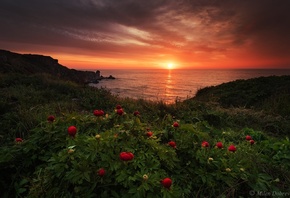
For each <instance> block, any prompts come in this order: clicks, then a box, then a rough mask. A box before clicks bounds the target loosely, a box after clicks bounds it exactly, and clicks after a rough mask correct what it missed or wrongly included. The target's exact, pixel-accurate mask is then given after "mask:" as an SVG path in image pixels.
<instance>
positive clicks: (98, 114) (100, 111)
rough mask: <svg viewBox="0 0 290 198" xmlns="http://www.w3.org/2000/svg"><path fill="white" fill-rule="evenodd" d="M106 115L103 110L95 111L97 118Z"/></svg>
mask: <svg viewBox="0 0 290 198" xmlns="http://www.w3.org/2000/svg"><path fill="white" fill-rule="evenodd" d="M104 114H105V113H104V111H103V110H94V115H95V116H97V117H100V116H103V115H104Z"/></svg>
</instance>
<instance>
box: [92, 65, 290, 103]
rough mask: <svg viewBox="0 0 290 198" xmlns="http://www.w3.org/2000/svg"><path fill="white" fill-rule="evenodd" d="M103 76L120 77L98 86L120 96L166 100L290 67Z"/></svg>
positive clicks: (120, 72) (119, 72)
mask: <svg viewBox="0 0 290 198" xmlns="http://www.w3.org/2000/svg"><path fill="white" fill-rule="evenodd" d="M101 75H103V76H109V75H113V76H114V77H116V79H115V80H102V81H100V83H98V84H95V85H93V86H95V87H99V88H100V87H103V88H106V89H109V90H110V91H111V93H113V94H115V95H118V96H120V97H130V98H135V99H147V100H154V101H156V100H163V101H164V102H166V103H172V102H174V101H175V100H176V99H177V100H184V99H187V98H190V97H193V96H194V95H195V93H196V91H197V90H198V89H201V88H204V87H207V86H214V85H219V84H221V83H225V82H230V81H234V80H237V79H249V78H254V77H259V76H272V75H276V76H281V75H290V70H278V69H277V70H275V69H274V70H273V69H272V70H268V69H265V70H254V69H252V70H140V69H138V70H102V71H101Z"/></svg>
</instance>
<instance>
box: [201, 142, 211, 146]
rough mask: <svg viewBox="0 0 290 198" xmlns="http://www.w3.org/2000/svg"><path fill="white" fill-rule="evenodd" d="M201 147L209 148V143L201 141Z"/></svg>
mask: <svg viewBox="0 0 290 198" xmlns="http://www.w3.org/2000/svg"><path fill="white" fill-rule="evenodd" d="M201 146H202V147H209V143H208V142H207V141H203V142H202V143H201Z"/></svg>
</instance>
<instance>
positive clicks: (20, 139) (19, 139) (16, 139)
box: [15, 138, 23, 142]
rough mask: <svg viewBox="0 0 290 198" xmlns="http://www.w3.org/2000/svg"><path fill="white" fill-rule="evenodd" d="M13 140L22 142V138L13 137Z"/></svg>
mask: <svg viewBox="0 0 290 198" xmlns="http://www.w3.org/2000/svg"><path fill="white" fill-rule="evenodd" d="M15 142H23V139H22V138H15Z"/></svg>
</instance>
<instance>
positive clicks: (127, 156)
mask: <svg viewBox="0 0 290 198" xmlns="http://www.w3.org/2000/svg"><path fill="white" fill-rule="evenodd" d="M119 157H120V159H121V160H122V161H130V160H132V159H134V154H133V153H131V152H121V153H120V155H119Z"/></svg>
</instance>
